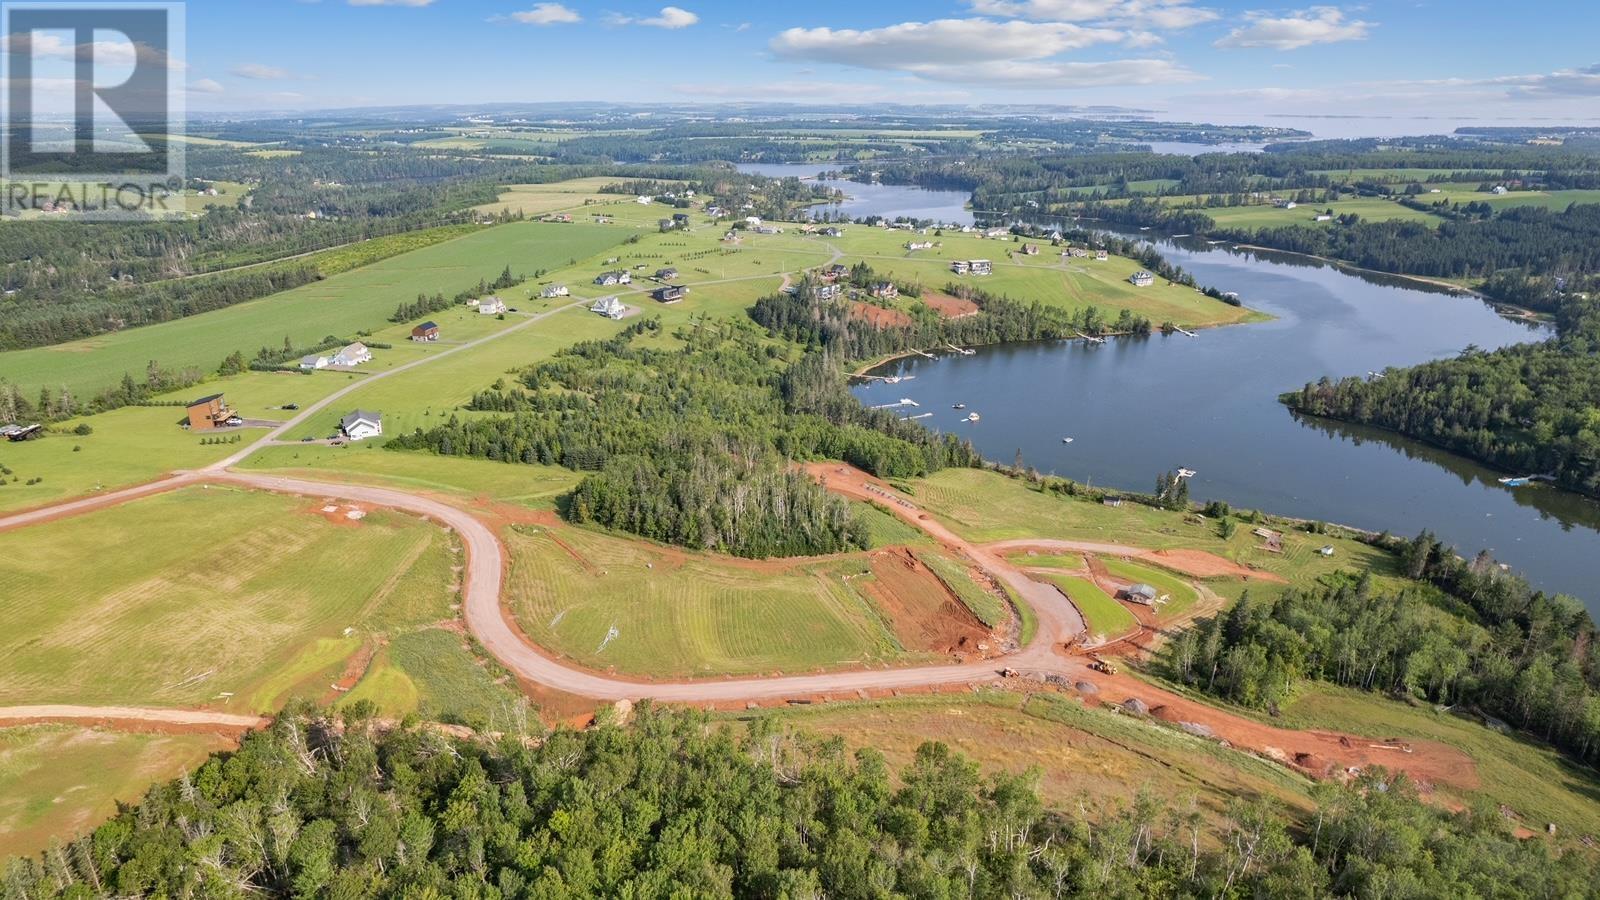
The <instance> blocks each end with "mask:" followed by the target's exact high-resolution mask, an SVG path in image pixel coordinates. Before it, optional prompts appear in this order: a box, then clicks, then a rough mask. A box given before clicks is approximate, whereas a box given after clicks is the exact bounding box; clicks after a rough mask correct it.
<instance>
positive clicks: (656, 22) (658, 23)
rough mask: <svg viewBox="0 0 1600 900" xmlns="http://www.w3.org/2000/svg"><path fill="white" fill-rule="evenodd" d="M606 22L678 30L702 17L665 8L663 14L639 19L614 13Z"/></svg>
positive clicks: (682, 10) (668, 7)
mask: <svg viewBox="0 0 1600 900" xmlns="http://www.w3.org/2000/svg"><path fill="white" fill-rule="evenodd" d="M606 21H607V22H608V23H609V24H612V25H645V26H648V27H650V28H668V29H677V28H688V27H689V26H690V25H693V24H695V23H697V22H699V21H700V17H699V16H697V15H695V14H694V13H692V12H690V11H688V10H687V9H683V8H682V7H678V6H663V7H661V12H659V13H657V14H655V15H653V16H647V17H645V18H638V17H635V16H624V15H618V14H615V13H613V14H612V15H611V16H609V17H608V18H607V19H606Z"/></svg>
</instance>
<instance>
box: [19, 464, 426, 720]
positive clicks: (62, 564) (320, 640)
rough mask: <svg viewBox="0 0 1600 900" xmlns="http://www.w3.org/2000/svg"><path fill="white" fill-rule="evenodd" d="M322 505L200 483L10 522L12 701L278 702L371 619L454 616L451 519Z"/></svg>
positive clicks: (308, 685)
mask: <svg viewBox="0 0 1600 900" xmlns="http://www.w3.org/2000/svg"><path fill="white" fill-rule="evenodd" d="M322 506H323V504H321V503H319V502H316V501H308V500H305V499H303V498H295V497H281V496H277V495H274V494H267V493H257V492H246V491H238V490H232V489H225V488H217V487H212V488H210V489H204V488H188V489H184V490H181V491H176V492H173V493H169V494H162V495H158V496H154V497H149V498H145V499H142V500H138V501H134V502H132V503H127V504H124V505H122V506H118V507H114V508H111V509H106V510H102V511H99V512H95V513H91V514H88V515H85V516H79V517H75V518H71V519H63V520H60V521H57V522H52V523H48V524H45V525H38V526H34V527H32V528H28V529H26V530H23V531H18V532H15V533H13V534H9V535H7V536H6V538H5V540H6V546H7V552H6V553H5V554H4V557H3V558H0V619H3V620H4V621H5V622H6V623H7V628H6V629H5V633H4V635H3V636H0V703H12V704H14V703H84V704H128V705H154V706H199V705H202V704H204V705H210V706H214V707H218V708H222V709H227V710H231V711H246V712H264V711H270V710H273V709H276V708H278V706H280V705H281V704H282V703H283V701H284V700H285V699H287V698H288V697H289V696H291V695H294V694H298V693H309V694H311V695H312V696H316V695H318V694H320V693H321V692H323V691H324V690H325V689H326V687H327V685H328V684H329V682H330V681H331V680H332V677H331V676H336V675H337V673H338V672H339V671H340V669H341V667H342V664H343V662H344V660H345V659H346V658H348V657H349V656H351V655H352V654H354V653H355V652H356V651H357V650H358V649H359V648H360V646H361V644H362V642H363V641H364V640H366V639H367V638H368V637H369V636H371V635H372V634H374V633H375V632H377V631H381V630H386V629H388V628H392V627H395V624H396V623H397V622H415V621H422V622H426V621H431V620H436V619H438V618H442V617H444V616H446V615H448V608H447V604H448V602H449V598H450V596H451V593H450V584H451V581H452V578H451V575H450V571H449V566H450V561H449V550H448V548H449V538H448V537H447V533H446V532H445V531H443V530H442V529H440V528H438V527H436V526H433V525H430V524H426V523H424V522H421V521H420V520H416V519H411V518H407V517H404V516H399V515H395V514H390V513H386V512H382V511H375V512H372V513H371V514H369V515H368V516H367V517H366V518H365V519H364V520H363V521H361V522H360V523H359V524H357V523H355V522H352V521H350V520H348V519H345V518H343V515H342V514H343V512H344V511H345V507H343V506H341V507H340V508H339V511H338V512H337V513H335V514H333V515H328V516H325V515H324V514H323V512H322V509H321V508H322ZM334 520H337V521H334ZM152 536H156V537H157V539H154V540H152V539H151V537H152ZM330 673H331V676H330Z"/></svg>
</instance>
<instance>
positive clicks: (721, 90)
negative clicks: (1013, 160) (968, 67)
mask: <svg viewBox="0 0 1600 900" xmlns="http://www.w3.org/2000/svg"><path fill="white" fill-rule="evenodd" d="M672 90H673V91H674V92H676V93H679V94H683V95H685V96H689V97H702V98H707V99H711V100H776V101H785V100H788V101H796V102H799V101H812V102H840V103H869V102H875V101H885V100H892V101H896V102H900V103H906V102H918V103H961V102H965V101H967V100H969V99H970V98H971V95H970V94H969V93H968V92H966V91H963V90H959V89H953V88H952V89H941V90H937V91H907V90H905V89H904V88H903V87H902V86H899V85H876V84H864V83H862V82H860V81H750V82H721V81H718V82H703V83H691V84H675V85H673V86H672Z"/></svg>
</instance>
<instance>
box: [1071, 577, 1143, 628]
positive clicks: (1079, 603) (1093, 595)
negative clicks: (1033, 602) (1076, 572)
mask: <svg viewBox="0 0 1600 900" xmlns="http://www.w3.org/2000/svg"><path fill="white" fill-rule="evenodd" d="M1049 577H1050V580H1051V581H1053V582H1055V583H1056V584H1057V585H1058V586H1059V587H1060V588H1061V590H1063V591H1065V592H1066V594H1067V597H1068V598H1070V599H1071V600H1072V605H1073V606H1076V607H1077V608H1078V611H1079V612H1081V613H1083V619H1084V622H1085V623H1087V624H1088V626H1089V633H1090V634H1092V635H1099V636H1100V637H1101V638H1117V637H1121V636H1123V635H1125V634H1128V633H1129V632H1131V631H1133V630H1134V629H1135V628H1138V627H1139V620H1138V619H1135V618H1134V617H1133V613H1131V612H1129V611H1128V608H1127V607H1125V606H1123V605H1122V604H1121V603H1120V602H1118V600H1117V599H1116V598H1115V597H1113V596H1111V595H1110V594H1107V593H1106V592H1105V591H1102V590H1101V589H1100V588H1099V586H1097V585H1096V584H1095V583H1094V582H1092V581H1090V580H1088V579H1087V578H1074V577H1073V576H1071V575H1051V576H1049Z"/></svg>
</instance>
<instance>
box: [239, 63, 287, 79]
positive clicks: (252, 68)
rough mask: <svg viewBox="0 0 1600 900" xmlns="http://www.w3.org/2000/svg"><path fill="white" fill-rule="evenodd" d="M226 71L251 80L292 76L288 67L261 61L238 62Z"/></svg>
mask: <svg viewBox="0 0 1600 900" xmlns="http://www.w3.org/2000/svg"><path fill="white" fill-rule="evenodd" d="M228 71H229V72H230V73H232V74H233V75H236V76H238V77H240V78H248V79H250V80H251V81H287V80H289V79H290V78H292V77H294V76H292V75H290V74H289V70H288V69H280V68H278V67H277V66H266V65H262V64H261V63H240V64H239V65H237V66H234V67H233V68H232V69H229V70H228Z"/></svg>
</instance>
